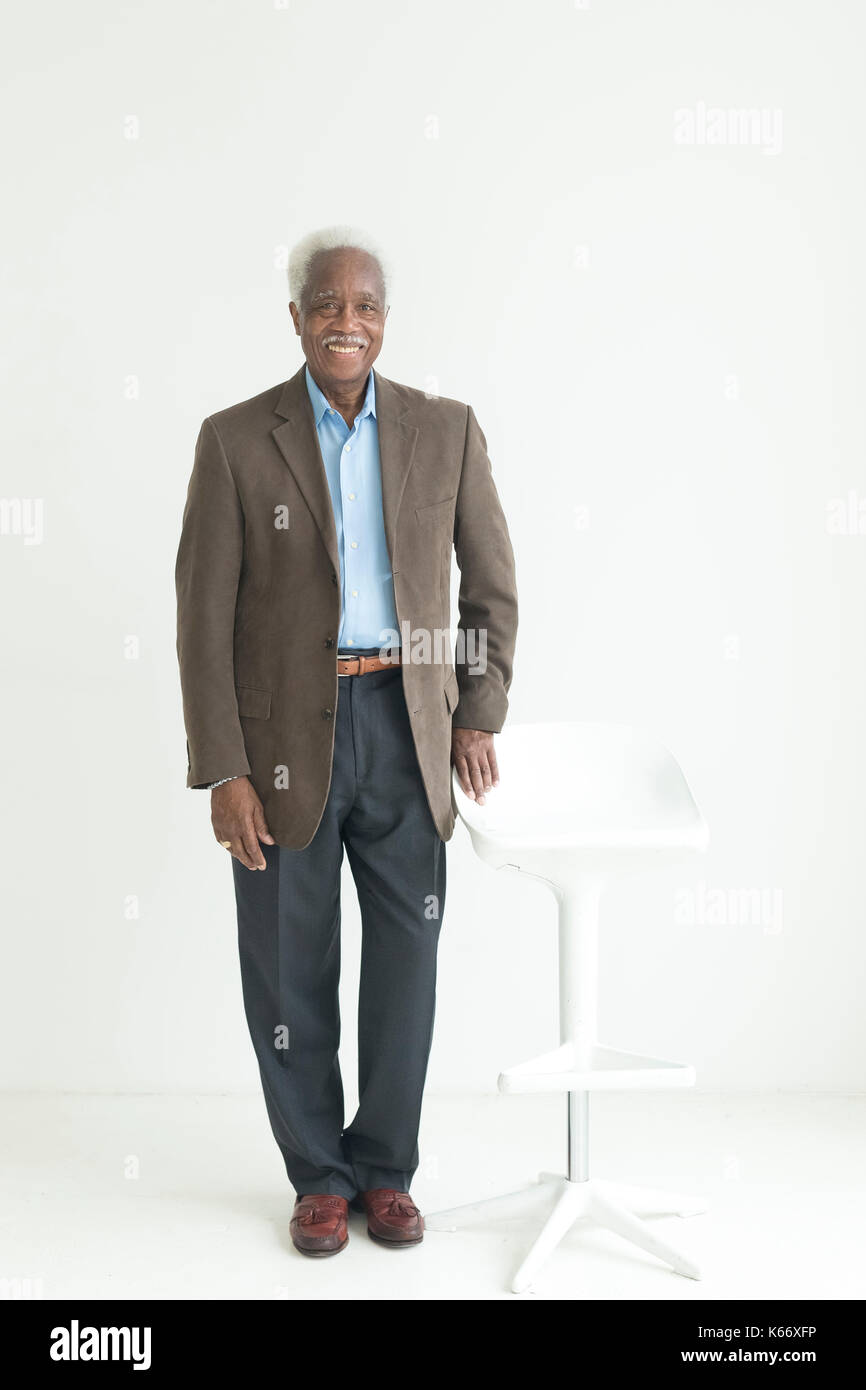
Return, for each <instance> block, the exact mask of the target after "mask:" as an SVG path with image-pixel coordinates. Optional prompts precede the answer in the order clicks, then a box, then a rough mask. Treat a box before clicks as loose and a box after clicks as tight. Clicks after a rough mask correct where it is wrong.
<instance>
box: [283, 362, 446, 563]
mask: <svg viewBox="0 0 866 1390" xmlns="http://www.w3.org/2000/svg"><path fill="white" fill-rule="evenodd" d="M371 370H372V371H373V374H374V379H375V386H376V423H377V425H378V430H379V460H380V466H381V472H382V510H383V514H384V521H385V539H386V541H387V544H388V554H389V556H390V558H391V562H392V568H393V560H394V555H395V553H396V537H397V516H398V513H399V511H400V500H401V498H402V496H403V489H404V487H405V486H406V478H407V477H408V475H409V469H410V468H411V467H412V459H413V457H414V454H415V445H416V442H417V439H418V427H417V425H413V424H412V422H411V413H410V411H409V408H408V406H405V405H404V404H403V403H402V401H401V400H400V397H399V394H398V392H397V391H396V390H395V388H394V384H393V382H391V381H389V380H388V378H387V377H384V376H381V375H380V373H379V372H377V371H376V370H375V368H371ZM305 371H306V363H304V365H303V366H302V367H301V368H300V369H299V370H298V371H297V372H296V373H295V375H294V376H293V377H290V378H289V380H288V381H287V382H286V383H285V385H284V386H283V389H282V392H281V393H280V398H279V400H278V401H277V404H276V406H275V410H276V412H277V414H278V415H282V416H284V417H285V418H284V420H283V423H282V424H281V425H277V426H276V428H275V429H274V430H272V431H271V433H272V435H273V437H274V440H275V442H276V444H277V447H278V448H279V450H280V453H281V454H282V456H283V458H284V459H285V461H286V464H287V466H288V468H289V470H290V472H291V473H292V476H293V477H294V479H295V482H296V483H297V485H298V487H299V488H300V490H301V492H302V494H303V496H304V500H305V501H306V503H307V506H308V507H309V509H310V512H311V514H312V516H313V520H314V521H315V523H316V525H317V527H318V528H319V532H320V534H321V537H322V542H323V544H324V546H325V549H326V550H327V552H328V556H329V558H330V561H331V564H332V565H333V567H334V572H335V573H339V569H340V552H339V547H338V545H337V528H336V525H335V523H334V509H333V507H332V506H331V494H330V490H329V488H328V479H327V475H326V473H325V465H324V462H323V460H322V451H321V449H320V448H319V436H318V433H317V432H316V421H315V418H314V416H313V406H312V402H311V401H310V394H309V392H308V390H307V381H306V375H305Z"/></svg>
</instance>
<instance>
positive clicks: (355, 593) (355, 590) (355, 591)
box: [352, 589, 358, 598]
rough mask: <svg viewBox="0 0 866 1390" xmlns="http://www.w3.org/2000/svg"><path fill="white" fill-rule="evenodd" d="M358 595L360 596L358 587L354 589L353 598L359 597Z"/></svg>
mask: <svg viewBox="0 0 866 1390" xmlns="http://www.w3.org/2000/svg"><path fill="white" fill-rule="evenodd" d="M357 597H358V590H357V589H353V590H352V598H357Z"/></svg>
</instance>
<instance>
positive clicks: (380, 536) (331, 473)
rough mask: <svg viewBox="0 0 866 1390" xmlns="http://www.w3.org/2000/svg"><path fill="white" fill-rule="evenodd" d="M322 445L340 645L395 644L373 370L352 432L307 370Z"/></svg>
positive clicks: (393, 608) (308, 369) (395, 625)
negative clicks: (333, 532) (336, 567)
mask: <svg viewBox="0 0 866 1390" xmlns="http://www.w3.org/2000/svg"><path fill="white" fill-rule="evenodd" d="M306 378H307V391H308V392H309V396H310V401H311V402H312V406H313V415H314V416H315V420H316V432H317V434H318V436H319V447H320V449H321V451H322V460H323V462H324V465H325V473H326V475H327V478H328V488H329V490H330V493H331V505H332V506H333V509H334V521H335V523H336V527H337V545H338V547H339V551H340V597H341V605H340V631H339V635H338V637H337V645H338V647H344V648H345V647H379V646H382V645H383V643H385V644H387V645H388V646H391V645H393V644H394V640H395V639H394V636H393V634H394V633H397V634H399V631H400V629H399V626H398V622H397V608H396V605H395V603H394V579H393V576H392V574H391V561H390V558H389V556H388V545H387V542H386V540H385V520H384V515H383V512H382V469H381V464H380V461H379V427H378V425H377V423H376V387H375V382H374V378H373V373H372V371H371V372H370V376H369V380H368V382H367V394H366V396H365V398H364V404H363V405H362V407H361V410H360V413H359V414H358V415H356V416H355V426H354V429H352V430H350V429H349V426H348V425H347V424H346V422H345V420H344V419H343V417H342V415H341V414H340V412H339V411H338V410H335V409H334V407H333V406H332V405H331V404H330V403H329V401H328V399H327V397H326V396H325V395H324V393H323V392H322V391H321V390H320V389H319V387H318V385H317V384H316V382H315V381H314V379H313V376H312V373H311V372H310V368H309V367H307V369H306Z"/></svg>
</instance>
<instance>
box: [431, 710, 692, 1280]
mask: <svg viewBox="0 0 866 1390" xmlns="http://www.w3.org/2000/svg"><path fill="white" fill-rule="evenodd" d="M496 755H497V761H498V764H499V773H500V785H499V786H498V787H496V788H494V790H493V791H492V792H490V793H489V794H488V795H487V798H486V803H487V804H486V805H485V806H479V805H478V804H477V803H476V802H474V801H471V800H470V799H469V798H468V797H467V796H465V795H464V793H463V791H462V789H461V787H460V784H459V782H458V781H457V777H456V774H455V775H454V777H453V783H452V785H453V788H454V798H455V803H456V808H457V812H458V815H459V816H460V819H461V820H462V821H463V822H464V824H465V825H466V827H467V829H468V831H469V834H470V837H471V839H472V845H473V848H474V849H475V852H476V854H477V855H478V856H479V857H480V858H481V859H483V860H484V861H485V862H486V863H487V864H490V865H491V866H492V867H493V868H494V869H512V870H515V871H517V872H518V873H522V874H526V875H527V876H528V877H530V878H536V879H538V880H539V881H540V882H541V883H543V884H545V885H546V887H548V888H549V889H550V890H551V892H552V893H553V894H554V896H555V898H556V901H557V904H558V908H559V1033H560V1045H559V1047H558V1048H556V1049H555V1050H554V1051H553V1052H547V1053H544V1054H543V1055H542V1056H540V1057H533V1058H532V1059H531V1060H530V1061H528V1062H521V1063H520V1064H519V1065H518V1066H514V1067H509V1069H508V1070H507V1071H504V1072H502V1073H501V1075H500V1077H499V1090H500V1091H502V1092H506V1093H509V1094H513V1093H516V1092H519V1091H536V1092H537V1091H565V1092H567V1093H568V1159H567V1172H566V1173H541V1174H539V1177H538V1180H537V1182H536V1183H535V1184H533V1185H530V1186H529V1187H526V1188H523V1189H521V1190H520V1191H519V1192H511V1193H508V1194H506V1195H504V1196H501V1197H490V1198H486V1199H484V1200H482V1201H479V1202H473V1203H469V1204H468V1205H466V1206H461V1207H455V1208H452V1209H451V1210H448V1211H441V1212H434V1213H433V1214H432V1215H430V1216H427V1217H425V1226H426V1228H427V1229H428V1230H431V1231H455V1230H457V1229H459V1226H460V1224H461V1223H462V1222H464V1221H471V1220H472V1218H474V1217H476V1216H477V1215H478V1214H479V1213H489V1214H490V1215H491V1216H492V1217H496V1216H497V1215H505V1214H507V1213H509V1212H513V1211H515V1210H519V1209H520V1208H521V1207H522V1206H524V1205H526V1204H527V1203H528V1202H530V1201H533V1200H535V1199H536V1198H538V1197H539V1196H541V1197H544V1198H545V1200H546V1201H548V1202H549V1201H551V1200H553V1209H552V1211H551V1212H550V1214H549V1216H548V1218H547V1221H546V1222H545V1224H544V1226H543V1227H542V1229H541V1232H540V1234H539V1235H538V1237H537V1239H536V1240H535V1243H534V1244H533V1246H532V1248H531V1249H530V1251H529V1253H528V1255H527V1256H526V1258H525V1259H524V1260H523V1262H522V1264H521V1265H520V1268H519V1269H518V1271H517V1273H516V1274H515V1276H514V1280H513V1282H512V1285H511V1288H512V1290H513V1292H514V1293H522V1292H523V1291H524V1290H525V1289H526V1288H528V1287H529V1285H530V1284H531V1283H532V1281H533V1279H534V1277H535V1276H536V1274H537V1273H538V1271H539V1270H540V1269H541V1266H542V1265H543V1263H544V1261H545V1260H546V1259H547V1258H548V1256H549V1255H550V1254H551V1253H552V1252H553V1250H554V1249H555V1248H556V1246H557V1245H558V1244H559V1242H560V1241H561V1240H562V1239H563V1237H564V1236H565V1235H566V1233H567V1232H568V1231H569V1230H570V1228H571V1227H572V1225H573V1224H574V1222H575V1221H577V1220H578V1219H579V1218H580V1217H590V1218H592V1219H593V1220H594V1221H596V1222H597V1223H599V1224H600V1225H602V1226H605V1227H606V1228H607V1229H608V1230H611V1231H615V1232H616V1233H617V1234H618V1235H621V1236H623V1237H624V1238H625V1239H626V1240H628V1241H631V1242H632V1243H633V1244H634V1245H637V1246H639V1247H640V1248H641V1249H642V1250H646V1251H649V1252H650V1253H651V1254H653V1255H656V1256H657V1257H658V1258H659V1259H660V1260H663V1261H664V1262H665V1263H666V1264H669V1265H670V1266H671V1268H672V1269H674V1270H675V1271H676V1272H677V1274H682V1275H685V1276H686V1277H687V1278H691V1279H699V1278H700V1271H699V1269H698V1267H697V1265H696V1264H695V1263H694V1261H693V1260H691V1259H690V1258H689V1257H688V1256H687V1255H685V1254H683V1253H682V1252H681V1251H679V1250H678V1249H676V1248H675V1247H674V1246H673V1245H671V1244H670V1243H669V1242H668V1241H667V1240H665V1239H663V1238H662V1237H661V1236H660V1235H656V1234H655V1232H654V1231H653V1230H652V1229H651V1227H650V1226H648V1225H647V1224H646V1223H645V1222H643V1221H642V1220H641V1219H640V1217H641V1216H648V1215H662V1214H668V1215H678V1216H691V1215H694V1214H696V1213H697V1212H701V1211H705V1210H706V1203H705V1202H703V1201H702V1200H701V1199H699V1198H695V1197H691V1196H687V1195H685V1194H683V1193H675V1192H658V1191H654V1190H652V1189H644V1188H638V1187H626V1186H624V1185H622V1184H619V1183H611V1182H605V1181H603V1180H602V1179H599V1178H591V1177H590V1176H589V1096H590V1092H592V1091H644V1090H663V1089H668V1088H671V1087H683V1086H692V1085H694V1081H695V1071H694V1068H693V1067H691V1066H687V1065H685V1064H683V1063H680V1062H669V1061H664V1060H663V1059H661V1058H659V1057H646V1056H642V1055H640V1054H639V1053H630V1052H622V1051H620V1050H618V1049H616V1048H612V1047H606V1046H603V1045H602V1044H601V1043H600V1042H599V1041H598V1038H597V1034H596V1019H597V1003H598V974H597V962H598V905H599V899H600V896H601V893H602V889H603V888H604V885H605V883H606V881H607V880H608V879H610V878H611V877H612V876H613V875H614V874H622V873H630V872H633V871H635V870H643V869H647V868H657V867H659V866H661V865H664V864H667V863H671V862H674V861H676V860H678V859H681V858H682V857H683V856H685V855H688V854H690V853H701V852H703V851H704V850H705V849H706V847H707V842H708V838H709V836H708V830H707V826H706V824H705V822H704V819H703V817H702V815H701V813H700V811H699V810H698V807H697V805H696V804H695V801H694V798H693V796H692V794H691V792H690V790H689V787H688V785H687V783H686V780H685V777H684V776H683V774H682V771H681V770H680V767H679V765H678V763H677V762H676V759H675V758H674V757H673V756H672V754H671V753H669V752H668V750H667V749H666V748H664V747H662V745H661V744H659V743H658V742H656V741H655V740H654V739H652V738H650V737H649V736H648V735H647V734H646V733H644V732H643V731H642V730H640V729H633V728H630V727H629V726H627V725H621V724H574V723H571V724H524V725H511V726H509V727H507V728H506V729H505V730H504V731H503V732H502V733H501V734H498V735H497V738H496ZM551 771H554V773H555V775H554V776H550V775H549V774H550V772H551ZM545 774H548V775H545Z"/></svg>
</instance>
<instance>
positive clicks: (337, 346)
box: [325, 343, 364, 357]
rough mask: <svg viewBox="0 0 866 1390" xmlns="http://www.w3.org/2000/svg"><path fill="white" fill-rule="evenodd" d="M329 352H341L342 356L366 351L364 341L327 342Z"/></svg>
mask: <svg viewBox="0 0 866 1390" xmlns="http://www.w3.org/2000/svg"><path fill="white" fill-rule="evenodd" d="M325 347H326V348H327V349H328V352H336V353H339V355H340V356H341V357H354V356H355V354H356V353H358V352H363V351H364V345H363V344H362V343H326V344H325Z"/></svg>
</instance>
